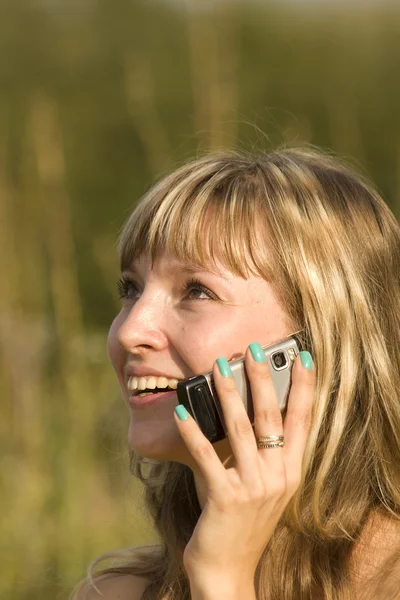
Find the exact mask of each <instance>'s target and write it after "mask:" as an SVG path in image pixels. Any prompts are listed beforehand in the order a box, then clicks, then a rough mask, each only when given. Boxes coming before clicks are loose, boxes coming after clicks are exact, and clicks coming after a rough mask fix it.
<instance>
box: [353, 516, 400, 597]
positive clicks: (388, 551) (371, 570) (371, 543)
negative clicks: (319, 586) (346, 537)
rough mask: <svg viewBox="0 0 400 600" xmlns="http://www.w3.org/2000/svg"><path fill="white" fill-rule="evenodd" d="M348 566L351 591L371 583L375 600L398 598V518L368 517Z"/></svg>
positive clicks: (399, 524) (399, 580) (399, 574)
mask: <svg viewBox="0 0 400 600" xmlns="http://www.w3.org/2000/svg"><path fill="white" fill-rule="evenodd" d="M352 566H353V568H352V572H353V576H354V579H353V583H354V588H355V591H358V590H360V591H361V590H362V589H363V588H364V587H368V585H369V584H371V585H372V586H373V585H375V586H376V589H377V590H379V592H378V591H377V594H378V596H374V598H377V600H378V597H379V598H381V597H382V598H388V599H389V598H391V599H392V598H393V599H399V600H400V521H397V520H394V519H391V518H389V517H386V516H381V515H373V516H371V518H370V519H369V521H368V523H367V525H366V527H365V529H364V534H363V535H362V536H361V540H360V541H359V543H358V544H357V545H356V547H355V549H354V552H353V556H352ZM379 594H382V595H379ZM356 597H357V596H356Z"/></svg>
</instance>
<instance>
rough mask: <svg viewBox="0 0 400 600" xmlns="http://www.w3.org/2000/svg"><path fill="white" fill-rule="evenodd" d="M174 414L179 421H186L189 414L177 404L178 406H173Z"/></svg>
mask: <svg viewBox="0 0 400 600" xmlns="http://www.w3.org/2000/svg"><path fill="white" fill-rule="evenodd" d="M175 412H176V414H177V415H178V417H179V418H180V420H181V421H186V419H187V418H188V417H189V413H188V411H187V410H186V408H185V407H184V406H183V404H178V406H175Z"/></svg>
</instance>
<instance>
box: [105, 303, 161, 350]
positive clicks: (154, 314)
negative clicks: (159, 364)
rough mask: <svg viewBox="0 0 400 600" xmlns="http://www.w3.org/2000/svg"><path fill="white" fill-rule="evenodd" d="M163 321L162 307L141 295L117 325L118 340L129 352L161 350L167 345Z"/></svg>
mask: <svg viewBox="0 0 400 600" xmlns="http://www.w3.org/2000/svg"><path fill="white" fill-rule="evenodd" d="M165 323H166V314H165V309H164V307H163V306H162V305H161V304H160V303H158V302H151V303H149V302H146V301H145V299H144V295H142V297H141V298H140V300H138V301H137V302H136V303H135V304H134V305H133V306H132V308H131V310H130V311H129V314H128V315H127V317H126V318H125V320H124V322H123V323H122V324H121V326H120V327H119V329H118V333H117V339H118V342H119V344H120V345H121V346H122V347H123V348H124V349H125V350H126V351H127V352H130V353H131V354H147V353H148V352H150V351H151V350H152V349H153V350H162V349H163V348H165V347H166V346H167V345H168V338H167V335H166V334H165V332H164V325H165Z"/></svg>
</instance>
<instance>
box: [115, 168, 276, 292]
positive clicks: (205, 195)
mask: <svg viewBox="0 0 400 600" xmlns="http://www.w3.org/2000/svg"><path fill="white" fill-rule="evenodd" d="M204 162H206V165H204V164H203V163H204ZM209 162H212V161H210V159H208V161H201V160H200V161H195V162H194V163H189V165H185V167H183V168H182V169H180V170H179V171H177V172H175V173H174V174H172V175H171V176H169V177H167V178H166V179H164V180H162V181H161V182H160V183H159V184H158V185H156V186H155V187H154V188H153V189H152V190H150V192H149V193H148V194H147V195H146V196H144V197H143V198H142V199H141V201H140V202H139V204H138V205H137V207H136V208H135V210H134V211H133V213H132V215H131V216H130V218H129V220H128V222H127V223H126V225H125V226H124V228H123V230H122V232H121V235H120V242H119V251H120V266H121V270H124V269H128V268H129V267H130V265H131V264H132V261H134V260H136V259H138V258H139V256H140V255H141V254H142V253H145V254H146V255H147V256H149V257H150V259H151V268H153V266H154V262H155V261H156V259H157V257H158V255H159V254H161V253H162V252H167V253H170V254H172V255H174V256H175V257H176V258H177V259H178V260H179V261H182V262H186V263H191V264H192V265H194V266H197V267H201V268H204V269H207V270H210V271H214V272H217V273H218V266H217V261H218V262H220V263H221V264H222V265H223V266H224V267H225V268H226V269H228V270H230V271H231V272H232V273H234V274H235V275H237V276H240V277H243V278H244V279H247V278H248V276H249V273H252V274H253V275H255V276H258V277H263V278H264V279H266V280H267V281H272V269H271V267H270V266H269V265H271V257H270V256H268V255H267V248H266V246H267V245H268V242H267V243H266V240H268V234H267V231H268V229H269V227H268V224H267V223H266V222H265V221H266V217H265V212H266V211H265V197H264V199H263V200H262V198H260V196H261V194H260V187H262V186H260V185H259V184H258V185H257V184H256V179H257V178H258V176H257V173H255V172H254V171H255V167H254V163H253V165H252V166H251V167H250V166H249V165H248V164H246V165H245V167H246V168H245V169H242V170H239V169H238V164H237V163H236V164H233V161H232V160H230V161H229V162H227V159H226V158H225V160H224V161H221V160H220V161H219V162H218V160H217V161H215V159H214V162H213V163H212V164H211V165H210V164H207V163H209ZM221 162H222V164H221ZM207 167H208V168H207ZM238 171H239V172H238ZM262 202H263V203H264V206H262V205H261V203H262Z"/></svg>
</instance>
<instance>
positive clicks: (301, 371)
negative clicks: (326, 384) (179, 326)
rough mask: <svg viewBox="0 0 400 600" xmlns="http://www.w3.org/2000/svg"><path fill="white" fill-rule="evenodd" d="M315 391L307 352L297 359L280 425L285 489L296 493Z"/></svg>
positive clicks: (311, 367)
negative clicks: (285, 477)
mask: <svg viewBox="0 0 400 600" xmlns="http://www.w3.org/2000/svg"><path fill="white" fill-rule="evenodd" d="M302 358H303V360H304V361H305V365H306V366H304V365H303V363H302V360H301V359H302ZM314 390H315V366H314V365H313V362H312V358H311V355H310V353H309V352H302V353H301V355H299V356H297V357H296V360H295V362H294V364H293V368H292V385H291V389H290V394H289V399H288V408H287V413H286V416H285V422H284V425H283V430H284V435H285V448H284V450H285V452H284V460H285V465H286V474H287V481H288V486H291V487H292V488H293V491H294V490H295V489H297V487H298V485H299V484H300V481H301V469H302V462H303V456H304V450H305V447H306V443H307V437H308V432H309V429H310V424H311V416H312V407H313V401H314Z"/></svg>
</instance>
